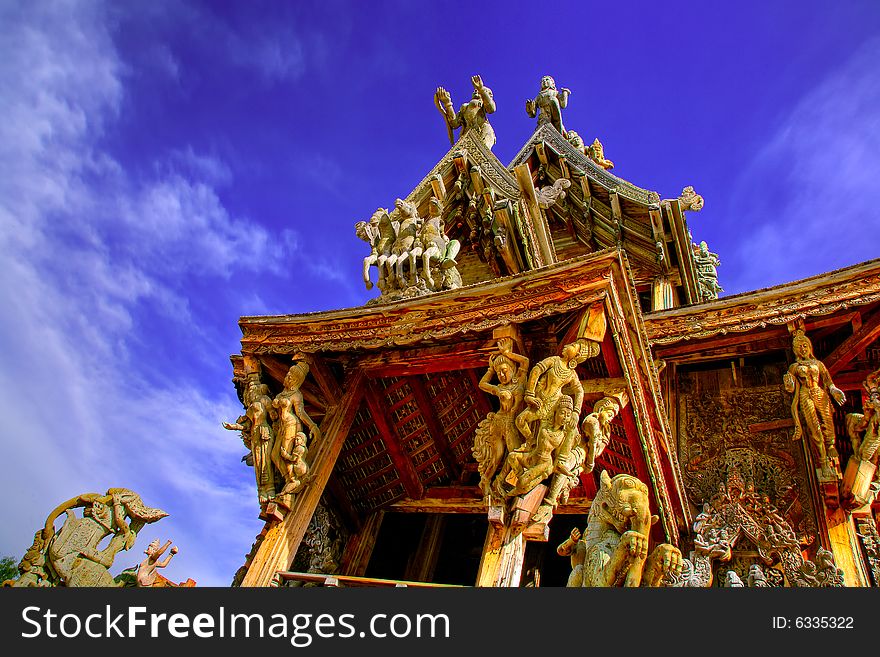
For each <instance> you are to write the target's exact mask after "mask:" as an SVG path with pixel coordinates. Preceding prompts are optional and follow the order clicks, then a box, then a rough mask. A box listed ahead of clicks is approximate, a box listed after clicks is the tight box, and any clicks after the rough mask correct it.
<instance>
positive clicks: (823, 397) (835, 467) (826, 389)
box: [783, 329, 846, 481]
mask: <svg viewBox="0 0 880 657" xmlns="http://www.w3.org/2000/svg"><path fill="white" fill-rule="evenodd" d="M792 347H793V349H794V353H795V357H796V358H797V360H796V361H795V362H794V363H792V365H791V366H790V367H789V368H788V372H787V373H786V374H785V376H784V377H783V383H784V384H785V389H786V391H787V392H789V393H791V394H792V395H793V397H792V403H791V415H792V418H794V424H795V431H794V435H793V436H792V440H800V439H801V437H802V436H803V434H804V427H806V434H807V437H808V439H809V440H810V444H811V447H812V449H813V453H814V456H815V458H816V465H817V467H818V471H819V472H820V479H821V480H825V481H828V480H833V479H835V478H837V473H838V472H839V470H840V464H839V462H838V456H837V449H836V448H835V446H834V439H835V435H834V415H833V410H832V408H831V400H832V399H834V401H836V402H837V403H838V404H843V402H844V401H845V399H846V396H845V395H844V393H843V391H842V390H841V389H840V388H838V387H837V386H835V385H834V382H833V381H832V380H831V376H830V375H829V374H828V370H827V369H826V368H825V365H824V364H823V363H822V361H820V360H818V359H817V358H816V357H815V356H814V355H813V345H812V343H811V342H810V339H809V338H808V337H807V336H806V334H805V333H804V332H803V331H802V330H800V329H799V330H797V331H795V335H794V338H793V340H792Z"/></svg>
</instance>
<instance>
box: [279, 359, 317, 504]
mask: <svg viewBox="0 0 880 657" xmlns="http://www.w3.org/2000/svg"><path fill="white" fill-rule="evenodd" d="M308 372H309V365H308V363H305V362H302V361H300V362H298V363H295V364H294V365H293V366H292V367H291V368H290V369H289V370H288V371H287V376H286V377H284V390H282V391H281V392H279V393H278V395H277V396H276V397H275V400H274V401H273V402H272V405H273V406H274V407H275V409H277V411H278V424H277V427H278V431H277V436H276V439H275V446H274V448H273V450H272V462H273V463H274V464H275V467H276V468H278V471H279V472H280V473H281V475H282V476H283V477H284V482H285V483H284V488H282V489H281V492H280V493H279V496H281V495H293V494H294V493H296V492H297V491H299V490H300V488H302V486H303V484H304V483H305V478H306V474H307V473H308V471H309V466H308V463H306V460H305V456H306V443H307V439H306V434H305V433H304V432H303V424H305V425H306V426H307V427H308V428H309V433H310V434H311V436H312V439H313V440H314V439H316V438H320V436H321V430H320V429H319V428H318V425H317V424H316V423H315V421H314V420H312V418H311V417H309V414H308V413H306V409H305V404H304V403H303V396H302V392H300V386H302V384H303V382H304V381H305V380H306V375H307V374H308Z"/></svg>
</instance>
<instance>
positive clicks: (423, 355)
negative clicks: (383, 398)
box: [361, 340, 495, 378]
mask: <svg viewBox="0 0 880 657" xmlns="http://www.w3.org/2000/svg"><path fill="white" fill-rule="evenodd" d="M494 349H495V344H494V342H492V341H491V340H466V341H461V342H457V343H456V344H454V345H449V346H444V347H428V348H422V349H404V350H400V351H386V352H383V353H379V354H375V355H372V356H367V357H365V358H364V359H363V360H362V361H361V362H362V366H363V367H364V369H365V371H366V374H367V376H368V377H370V378H387V377H392V376H415V375H417V374H433V373H435V372H451V371H456V370H463V369H471V368H474V367H486V365H487V363H488V362H489V356H490V355H491V354H492V351H493V350H494Z"/></svg>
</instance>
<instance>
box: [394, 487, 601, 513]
mask: <svg viewBox="0 0 880 657" xmlns="http://www.w3.org/2000/svg"><path fill="white" fill-rule="evenodd" d="M431 490H433V489H431V488H429V489H428V493H427V494H428V495H430V494H431V493H430V491H431ZM592 503H593V500H592V499H591V498H588V497H569V498H568V502H566V503H565V504H560V505H559V506H558V507H556V509H555V510H554V511H553V514H554V515H559V514H569V515H573V514H586V513H588V512H589V511H590V505H591V504H592ZM385 510H386V511H397V512H400V513H479V514H485V513H486V511H487V507H486V501H485V500H484V499H483V498H482V497H481V496H467V497H449V498H440V497H424V498H422V499H420V500H410V499H406V500H398V501H397V502H394V503H393V504H389V505H388V506H387V507H385Z"/></svg>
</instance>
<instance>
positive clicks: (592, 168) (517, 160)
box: [507, 123, 660, 207]
mask: <svg viewBox="0 0 880 657" xmlns="http://www.w3.org/2000/svg"><path fill="white" fill-rule="evenodd" d="M541 143H544V144H546V145H548V146H549V147H550V148H552V149H553V150H554V151H555V152H556V153H557V154H558V155H561V156H563V157H564V158H565V159H566V161H567V162H568V163H569V165H574V166H575V167H576V168H577V169H579V170H580V171H582V172H584V174H585V175H586V176H587V177H588V178H589V179H590V181H591V182H593V183H595V184H596V185H600V186H602V187H603V188H605V189H606V190H607V191H611V190H617V192H618V194H620V196H621V197H622V198H624V199H627V200H629V201H632V202H634V203H638V204H640V205H642V206H644V207H648V206H650V205H655V204H657V203H659V202H660V195H659V194H657V192H652V191H649V190H646V189H641V188H640V187H636V186H635V185H633V184H632V183H629V182H627V181H626V180H623V179H622V178H618V177H617V176H615V175H614V174H612V173H609V172H608V171H606V170H605V169H603V168H602V167H600V166H599V165H598V164H596V163H595V162H593V160H591V159H590V158H588V157H587V156H586V155H584V154H583V153H581V152H580V151H578V150H577V149H575V148H574V147H573V146H572V145H571V144H570V143H569V142H568V141H566V139H565V137H563V136H562V135H561V134H559V131H558V130H557V129H556V128H554V127H553V126H552V125H551V124H549V123H542V124H540V125H538V129H537V130H535V132H534V134H533V135H532V136H531V138H530V139H529V140H528V141H527V142H526V144H525V145H524V146H523V147H522V149H520V151H519V153H517V154H516V157H514V158H513V160H512V161H511V162H510V164H509V165H508V167H507V168H508V169H510V170H511V171H512V170H513V169H514V168H516V167H517V166H519V165H521V164H523V163H525V162H527V161H528V160H529V158H530V157H531V156H532V153H533V152H534V150H535V148H536V147H537V146H538V145H539V144H541Z"/></svg>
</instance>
